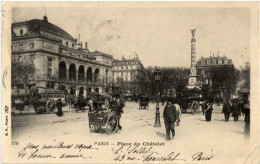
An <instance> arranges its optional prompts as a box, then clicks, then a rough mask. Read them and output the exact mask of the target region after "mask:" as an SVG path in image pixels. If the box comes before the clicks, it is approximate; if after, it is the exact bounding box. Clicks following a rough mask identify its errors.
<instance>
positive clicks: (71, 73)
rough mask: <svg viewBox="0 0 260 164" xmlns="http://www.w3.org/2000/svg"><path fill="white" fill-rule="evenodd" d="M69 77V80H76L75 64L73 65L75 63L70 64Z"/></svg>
mask: <svg viewBox="0 0 260 164" xmlns="http://www.w3.org/2000/svg"><path fill="white" fill-rule="evenodd" d="M69 79H70V80H76V66H75V64H70V67H69Z"/></svg>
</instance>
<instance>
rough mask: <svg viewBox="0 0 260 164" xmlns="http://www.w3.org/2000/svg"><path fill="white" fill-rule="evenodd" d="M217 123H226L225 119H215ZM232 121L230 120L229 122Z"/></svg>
mask: <svg viewBox="0 0 260 164" xmlns="http://www.w3.org/2000/svg"><path fill="white" fill-rule="evenodd" d="M214 120H215V121H221V122H225V119H214ZM229 121H230V120H229Z"/></svg>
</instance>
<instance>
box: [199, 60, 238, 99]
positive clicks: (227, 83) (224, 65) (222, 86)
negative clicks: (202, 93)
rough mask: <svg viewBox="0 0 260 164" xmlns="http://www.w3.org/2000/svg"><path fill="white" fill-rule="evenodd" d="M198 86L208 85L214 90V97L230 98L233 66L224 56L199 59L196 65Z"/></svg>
mask: <svg viewBox="0 0 260 164" xmlns="http://www.w3.org/2000/svg"><path fill="white" fill-rule="evenodd" d="M196 69H197V70H198V72H199V73H198V74H199V75H198V76H199V83H200V85H204V84H208V85H210V86H211V87H213V88H214V90H215V92H216V96H219V97H220V96H221V97H222V98H224V99H225V98H227V99H230V98H231V94H232V91H231V88H232V79H231V78H232V76H231V75H232V74H233V71H234V64H233V62H232V59H228V58H227V57H226V56H219V55H218V56H216V57H215V56H210V57H206V58H205V57H201V58H200V59H199V60H198V61H197V64H196Z"/></svg>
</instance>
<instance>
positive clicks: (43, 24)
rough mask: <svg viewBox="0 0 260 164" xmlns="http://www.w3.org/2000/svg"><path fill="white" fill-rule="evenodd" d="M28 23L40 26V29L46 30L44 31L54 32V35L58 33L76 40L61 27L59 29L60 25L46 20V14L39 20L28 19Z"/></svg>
mask: <svg viewBox="0 0 260 164" xmlns="http://www.w3.org/2000/svg"><path fill="white" fill-rule="evenodd" d="M28 22H29V24H30V25H32V26H38V27H40V29H41V30H43V31H46V32H50V33H53V34H56V35H59V36H62V37H65V38H67V39H70V40H76V39H74V38H73V37H72V36H71V35H70V34H69V33H67V32H66V31H64V30H63V29H61V28H60V27H58V26H56V25H54V24H52V23H49V22H48V19H47V17H46V16H44V19H43V20H40V19H32V20H30V21H28Z"/></svg>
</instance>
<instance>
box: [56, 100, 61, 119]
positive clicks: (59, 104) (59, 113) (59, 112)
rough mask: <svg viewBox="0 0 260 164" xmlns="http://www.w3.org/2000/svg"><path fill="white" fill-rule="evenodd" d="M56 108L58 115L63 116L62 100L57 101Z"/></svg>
mask: <svg viewBox="0 0 260 164" xmlns="http://www.w3.org/2000/svg"><path fill="white" fill-rule="evenodd" d="M56 107H57V108H58V111H57V113H56V115H57V116H59V117H61V116H63V112H62V102H61V99H58V100H57V103H56Z"/></svg>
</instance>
